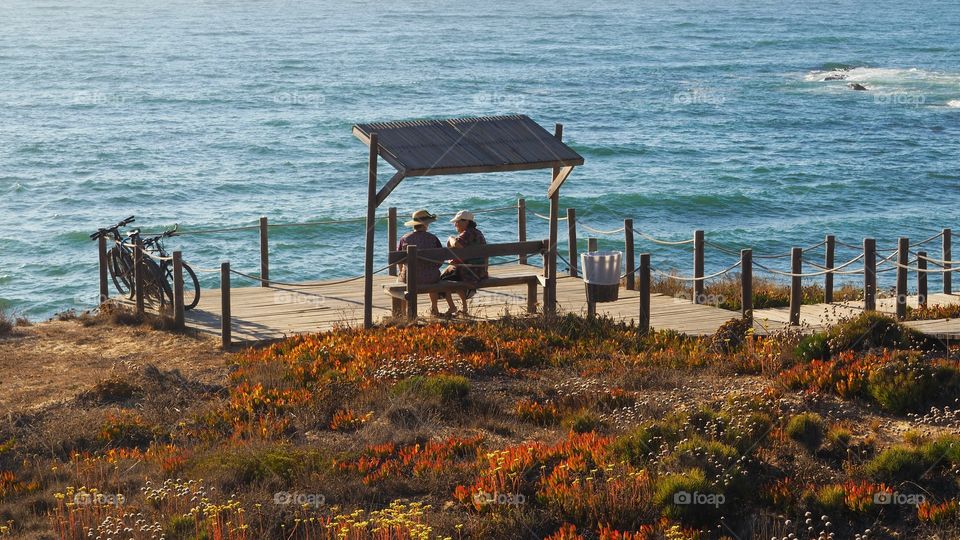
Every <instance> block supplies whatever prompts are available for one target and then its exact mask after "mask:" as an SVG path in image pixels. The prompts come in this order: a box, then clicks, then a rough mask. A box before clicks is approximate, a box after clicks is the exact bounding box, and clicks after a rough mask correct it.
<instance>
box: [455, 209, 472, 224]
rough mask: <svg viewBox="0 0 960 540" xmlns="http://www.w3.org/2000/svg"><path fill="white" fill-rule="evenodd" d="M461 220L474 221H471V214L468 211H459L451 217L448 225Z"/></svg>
mask: <svg viewBox="0 0 960 540" xmlns="http://www.w3.org/2000/svg"><path fill="white" fill-rule="evenodd" d="M461 219H465V220H467V221H476V220H475V219H473V212H471V211H469V210H461V211H459V212H457V215H455V216H453V219H451V220H450V223H456V222H458V221H460V220H461Z"/></svg>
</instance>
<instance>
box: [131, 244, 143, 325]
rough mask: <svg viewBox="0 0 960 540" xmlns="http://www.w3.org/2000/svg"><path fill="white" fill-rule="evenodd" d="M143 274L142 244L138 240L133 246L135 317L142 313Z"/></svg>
mask: <svg viewBox="0 0 960 540" xmlns="http://www.w3.org/2000/svg"><path fill="white" fill-rule="evenodd" d="M143 274H144V264H143V244H141V243H140V241H139V240H138V241H137V244H136V245H135V246H133V287H134V289H135V291H134V298H135V299H136V304H137V315H143V311H144V306H143V302H144V298H143V284H144V283H145V282H146V276H144V275H143Z"/></svg>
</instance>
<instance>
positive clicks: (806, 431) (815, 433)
mask: <svg viewBox="0 0 960 540" xmlns="http://www.w3.org/2000/svg"><path fill="white" fill-rule="evenodd" d="M824 431H826V426H825V424H824V422H823V418H821V417H820V415H819V414H816V413H802V414H798V415H796V416H794V417H793V418H791V419H790V421H789V422H788V423H787V429H786V433H787V436H788V437H790V438H791V439H793V440H795V441H797V442H798V443H800V444H802V445H803V446H804V447H806V448H807V450H810V451H811V452H812V451H814V450H816V449H817V448H819V447H820V444H821V443H822V442H823V435H824Z"/></svg>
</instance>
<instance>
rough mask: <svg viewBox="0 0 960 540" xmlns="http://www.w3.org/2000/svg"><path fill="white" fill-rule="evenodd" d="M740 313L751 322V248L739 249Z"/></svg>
mask: <svg viewBox="0 0 960 540" xmlns="http://www.w3.org/2000/svg"><path fill="white" fill-rule="evenodd" d="M740 314H741V316H742V317H743V319H744V320H745V321H749V322H750V323H751V324H752V323H753V250H752V249H741V250H740Z"/></svg>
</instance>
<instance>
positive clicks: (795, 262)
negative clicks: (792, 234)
mask: <svg viewBox="0 0 960 540" xmlns="http://www.w3.org/2000/svg"><path fill="white" fill-rule="evenodd" d="M790 254H791V261H790V263H791V264H790V273H791V274H794V275H793V276H792V277H791V278H790V324H791V325H793V326H799V325H800V304H801V302H802V301H803V278H801V277H800V276H799V274H802V273H803V248H798V247H795V248H793V250H792V251H791V252H790Z"/></svg>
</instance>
